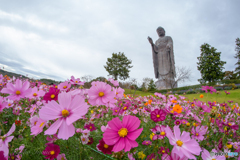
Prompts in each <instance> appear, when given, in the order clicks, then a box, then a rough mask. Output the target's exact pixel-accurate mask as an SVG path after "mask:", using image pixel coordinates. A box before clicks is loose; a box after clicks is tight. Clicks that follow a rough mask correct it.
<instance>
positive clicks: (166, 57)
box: [152, 36, 176, 80]
mask: <svg viewBox="0 0 240 160" xmlns="http://www.w3.org/2000/svg"><path fill="white" fill-rule="evenodd" d="M167 46H169V47H170V51H169V50H168V47H167ZM152 54H153V66H154V73H155V77H156V78H158V79H165V78H170V79H172V80H174V78H175V77H176V73H175V61H174V54H173V41H172V38H171V37H170V36H164V37H160V38H159V39H158V40H157V41H156V42H155V45H153V46H152Z"/></svg>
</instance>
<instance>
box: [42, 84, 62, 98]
mask: <svg viewBox="0 0 240 160" xmlns="http://www.w3.org/2000/svg"><path fill="white" fill-rule="evenodd" d="M59 91H60V90H59V89H57V88H53V87H51V88H49V91H48V93H46V94H45V95H44V96H43V100H45V101H46V102H48V101H51V100H54V101H57V100H58V94H59Z"/></svg>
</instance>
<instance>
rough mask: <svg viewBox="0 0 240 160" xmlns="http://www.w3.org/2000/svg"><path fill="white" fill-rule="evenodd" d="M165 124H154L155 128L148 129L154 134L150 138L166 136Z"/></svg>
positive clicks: (155, 138)
mask: <svg viewBox="0 0 240 160" xmlns="http://www.w3.org/2000/svg"><path fill="white" fill-rule="evenodd" d="M165 129H166V126H163V125H162V126H159V125H156V126H155V128H153V129H150V130H151V131H152V132H153V133H154V134H155V135H154V136H153V137H152V140H153V141H155V140H157V139H163V138H164V137H166V131H165Z"/></svg>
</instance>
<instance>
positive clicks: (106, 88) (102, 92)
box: [88, 82, 115, 106]
mask: <svg viewBox="0 0 240 160" xmlns="http://www.w3.org/2000/svg"><path fill="white" fill-rule="evenodd" d="M88 96H89V100H88V102H89V103H90V104H91V105H93V106H95V105H106V104H107V103H108V102H109V101H111V100H112V99H114V96H115V94H114V92H113V91H112V88H111V86H110V85H108V84H106V83H104V82H95V83H93V85H92V87H91V88H90V89H89V90H88Z"/></svg>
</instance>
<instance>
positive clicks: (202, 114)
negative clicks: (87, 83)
mask: <svg viewBox="0 0 240 160" xmlns="http://www.w3.org/2000/svg"><path fill="white" fill-rule="evenodd" d="M83 85H84V82H82V81H80V79H79V78H75V77H74V76H72V77H71V79H69V80H67V81H65V82H62V83H60V84H59V85H45V84H42V83H41V82H37V81H34V82H31V81H29V80H27V79H16V78H9V77H7V76H3V75H0V130H1V132H0V160H4V159H12V160H15V159H17V160H20V159H23V160H28V159H34V160H35V159H36V160H37V159H50V160H53V159H57V160H65V159H68V160H70V159H80V160H81V159H96V160H98V159H99V160H103V159H123V160H124V159H126V160H127V159H130V160H139V159H147V160H188V159H198V160H200V159H203V160H225V159H230V160H231V159H240V158H239V153H240V133H239V121H240V119H239V116H240V108H239V106H238V104H237V103H234V102H233V101H228V102H227V103H218V102H216V101H215V102H213V101H208V102H202V101H201V100H194V101H189V100H187V99H186V98H185V97H183V96H179V95H171V94H167V95H163V94H160V93H155V94H154V96H145V97H141V96H139V97H131V96H129V95H125V94H124V89H122V88H120V87H119V83H118V82H117V81H115V80H113V79H109V80H108V81H106V82H99V81H94V82H92V84H91V85H92V86H91V88H90V89H84V88H83V87H82V86H83ZM202 90H204V91H205V92H207V93H209V94H216V93H215V92H216V90H215V89H214V88H213V87H211V86H202ZM226 94H229V93H227V92H226ZM200 99H201V98H200Z"/></svg>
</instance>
